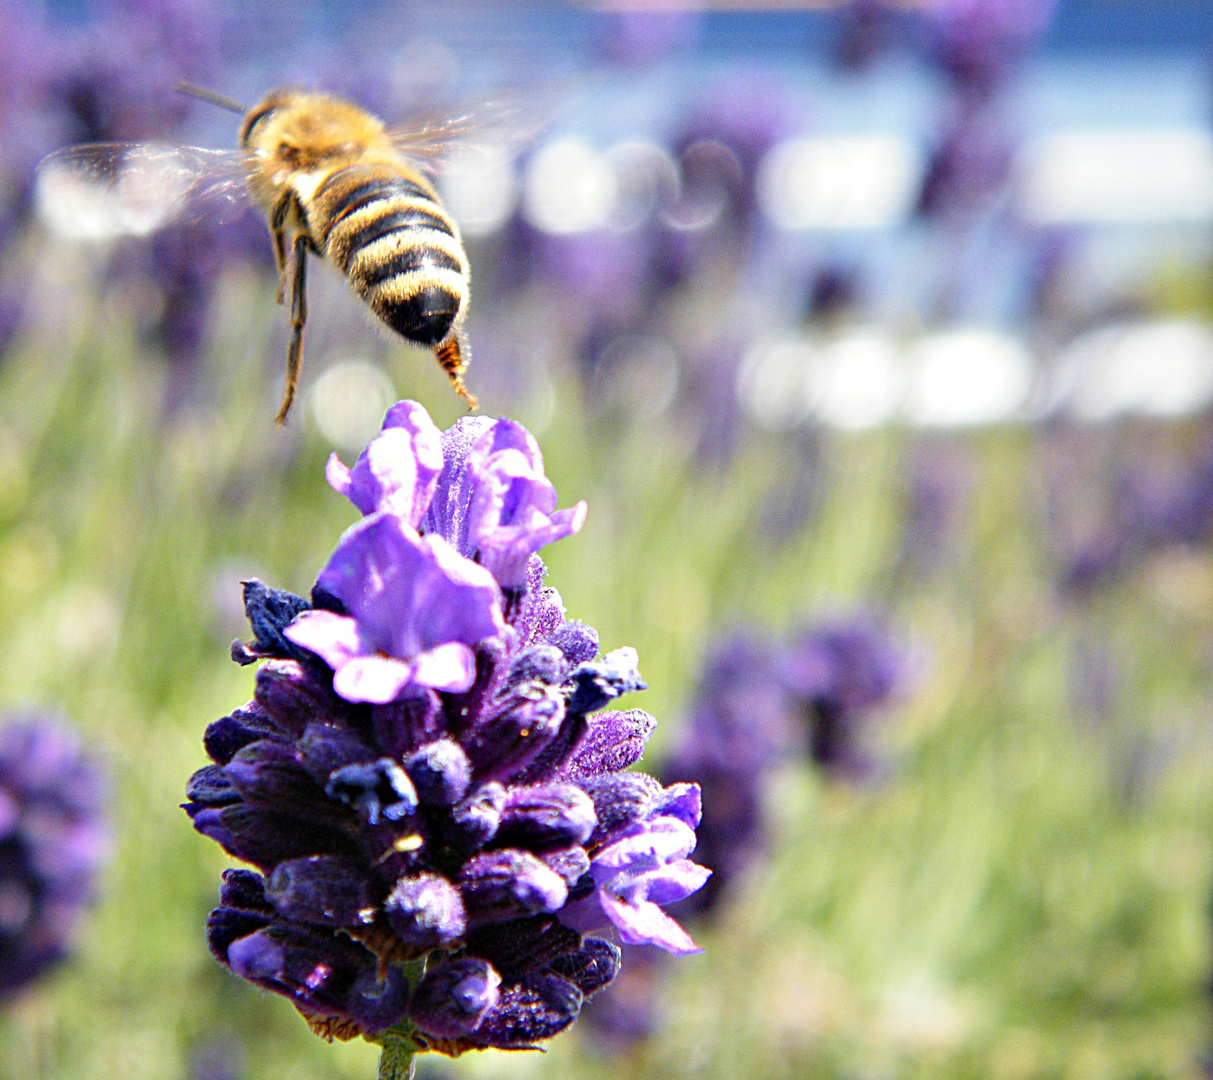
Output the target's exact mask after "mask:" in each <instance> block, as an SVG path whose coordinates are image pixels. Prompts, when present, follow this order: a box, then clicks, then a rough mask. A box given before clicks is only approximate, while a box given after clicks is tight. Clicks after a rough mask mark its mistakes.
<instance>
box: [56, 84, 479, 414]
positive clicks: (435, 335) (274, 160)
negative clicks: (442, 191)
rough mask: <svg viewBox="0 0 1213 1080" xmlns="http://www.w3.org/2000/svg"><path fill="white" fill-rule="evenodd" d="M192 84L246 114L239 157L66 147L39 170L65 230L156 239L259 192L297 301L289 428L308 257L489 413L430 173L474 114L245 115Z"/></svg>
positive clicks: (267, 103) (295, 101)
mask: <svg viewBox="0 0 1213 1080" xmlns="http://www.w3.org/2000/svg"><path fill="white" fill-rule="evenodd" d="M183 89H186V90H187V92H194V93H195V96H199V97H204V98H206V99H207V100H210V101H212V102H214V103H216V104H220V105H223V106H225V107H227V108H230V109H234V110H235V111H239V112H241V113H243V121H242V123H241V125H240V137H239V149H238V150H231V151H222V150H204V149H201V148H198V147H189V146H175V147H170V146H158V145H154V144H139V143H125V144H122V143H113V144H91V145H86V146H76V147H68V148H67V149H65V150H60V151H57V152H56V153H54V154H52V155H50V157H48V158H47V159H46V160H45V161H44V162H43V163H42V164H41V165H40V166H39V176H38V186H37V193H38V200H39V204H40V207H41V209H42V211H43V214H44V216H45V217H47V218H48V219H49V220H50V221H51V223H52V225H54V224H56V223H57V224H58V225H59V229H60V231H62V232H67V233H74V234H75V235H77V236H88V235H95V236H100V235H113V234H117V233H126V234H132V233H133V234H145V233H148V232H150V231H152V230H153V229H155V228H158V227H160V226H161V225H163V224H167V223H168V221H170V220H179V219H181V218H182V217H184V216H187V214H190V213H192V214H195V215H197V216H199V217H206V216H208V215H211V214H218V213H222V212H223V207H224V206H225V205H233V204H235V205H238V204H239V203H241V202H247V201H248V199H249V198H250V197H251V198H252V200H253V201H254V202H255V203H256V205H257V206H258V207H259V208H260V209H261V210H262V211H263V212H264V213H265V215H266V219H267V221H268V224H269V229H270V236H271V239H272V242H273V248H274V258H275V263H276V265H277V268H278V296H277V298H278V302H279V303H284V302H285V300H286V298H287V295H288V292H289V296H290V315H291V339H290V345H289V346H288V349H287V375H286V392H285V395H284V397H283V401H282V406H281V408H280V409H279V411H278V416H277V421H278V423H279V424H281V423H283V422H284V421H285V420H286V417H287V414H288V413H289V411H290V408H291V404H292V402H293V401H294V399H295V393H296V389H297V387H298V383H299V372H300V367H301V365H302V362H303V328H304V324H305V323H306V321H307V290H306V268H307V256H308V255H309V253H310V254H312V255H314V256H317V257H319V258H324V259H327V260H328V261H329V262H330V263H332V265H333V266H335V267H336V268H337V269H338V270H339V271H340V272H341V273H342V274H343V275H344V276H345V277H346V279H347V280H348V281H349V282H350V284H351V285H352V286H353V288H354V291H355V292H356V293H357V294H358V295H359V296H360V297H361V299H362V300H363V301H364V302H365V303H366V304H367V306H368V307H370V309H371V310H372V311H373V312H374V314H375V315H376V316H378V317H379V319H381V320H382V321H383V322H384V323H385V324H387V326H389V327H390V328H391V329H392V330H394V331H396V332H397V333H398V334H400V335H401V336H402V337H404V338H406V339H408V340H409V341H412V342H415V343H417V344H419V345H423V346H425V347H427V348H430V349H432V350H433V351H434V355H435V357H436V358H437V360H438V363H439V364H440V365H441V367H442V369H443V370H444V371H445V372H446V374H447V376H448V378H449V379H450V381H451V384H452V386H453V387H454V388H455V390H456V392H457V393H458V394H459V395H460V396H461V397H463V398H464V399H465V400H466V401H467V403H468V407H469V408H472V409H474V408H476V406H477V402H476V398H475V397H474V396H473V395H472V394H471V392H470V391H469V390H468V388H467V386H466V385H465V384H464V381H463V372H464V370H465V368H466V366H467V347H466V344H465V342H464V340H463V333H462V323H463V319H464V316H465V314H466V312H467V304H468V293H469V273H468V260H467V255H466V254H465V252H464V250H463V243H462V240H461V238H460V233H459V227H458V225H457V224H456V223H455V221H454V220H453V219H452V218H451V216H450V215H449V214H448V213H447V211H446V209H445V208H444V207H443V205H442V202H441V200H440V199H439V197H438V194H437V192H436V191H435V189H434V186H433V185H432V183H431V182H430V180H429V179H428V177H427V175H426V172H425V169H424V168H423V165H424V164H425V163H427V162H428V161H431V160H433V159H435V158H436V157H438V156H439V155H440V154H441V153H442V152H443V151H444V150H445V149H446V148H447V146H448V144H450V143H452V142H454V141H455V140H457V139H458V137H459V135H460V132H461V130H463V129H464V128H465V127H466V125H467V120H466V118H464V117H461V118H459V119H457V120H451V121H447V122H445V123H442V124H436V125H431V126H425V127H421V126H418V127H414V128H409V129H401V130H397V131H393V130H389V129H388V128H387V127H386V126H385V125H384V123H383V122H382V121H381V120H379V119H378V118H377V117H376V116H373V115H372V114H371V113H369V112H367V111H366V110H365V109H362V108H360V107H359V106H357V105H354V104H352V103H350V102H347V101H343V100H341V99H339V98H336V97H332V96H330V95H328V94H323V93H316V92H308V91H302V90H289V89H288V90H275V91H273V92H271V93H269V94H267V95H266V96H265V97H264V98H262V100H261V101H260V102H258V103H257V104H256V105H254V106H253V107H252V108H251V109H248V110H247V111H246V110H244V109H243V108H241V107H240V106H238V105H236V104H235V103H232V102H228V101H227V100H226V99H224V98H222V97H220V96H219V95H214V94H210V93H209V92H206V91H193V89H192V88H183ZM65 207H66V208H67V214H66V218H67V219H69V220H65V214H64V208H65Z"/></svg>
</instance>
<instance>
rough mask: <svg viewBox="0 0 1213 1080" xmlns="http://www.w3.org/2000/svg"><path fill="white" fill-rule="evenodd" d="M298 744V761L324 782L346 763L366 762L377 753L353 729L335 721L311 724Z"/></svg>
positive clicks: (318, 779)
mask: <svg viewBox="0 0 1213 1080" xmlns="http://www.w3.org/2000/svg"><path fill="white" fill-rule="evenodd" d="M295 747H296V751H297V756H298V758H299V763H300V764H301V765H302V766H303V767H304V769H306V770H307V773H308V775H309V776H310V777H311V778H312V779H313V780H315V781H316V783H318V784H322V785H323V784H327V783H328V781H329V777H330V776H332V774H333V773H334V772H336V771H337V770H338V769H340V768H342V767H343V766H345V765H354V764H360V765H361V764H367V763H369V762H372V761H374V760H375V758H376V756H377V755H376V754H375V751H374V750H372V749H371V748H370V747H369V746H367V744H366V743H365V742H363V741H362V740H361V739H360V738H359V737H358V736H357V735H355V734H354V733H353V732H352V731H350V730H348V729H347V728H342V727H337V726H336V725H334V724H308V725H307V727H306V728H304V730H303V734H302V735H301V736H300V738H299V741H298V742H297V743H296V744H295Z"/></svg>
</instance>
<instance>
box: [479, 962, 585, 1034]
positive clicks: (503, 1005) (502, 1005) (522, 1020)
mask: <svg viewBox="0 0 1213 1080" xmlns="http://www.w3.org/2000/svg"><path fill="white" fill-rule="evenodd" d="M582 1000H583V999H582V994H581V991H580V990H578V989H577V987H576V986H574V985H573V984H572V983H571V982H569V981H568V980H567V979H562V978H561V977H560V976H559V975H540V976H536V977H531V978H529V979H527V981H526V982H524V983H522V984H520V985H518V986H511V987H509V988H508V989H506V990H503V991H502V992H501V996H500V999H499V1001H498V1003H497V1005H496V1006H494V1007H493V1008H492V1009H490V1010H489V1011H488V1012H487V1014H486V1015H485V1017H484V1019H483V1020H482V1021H481V1022H480V1026H479V1028H477V1030H476V1033H475V1041H476V1042H477V1043H480V1044H481V1045H484V1046H496V1047H500V1048H502V1049H522V1048H524V1047H530V1046H534V1045H535V1044H536V1043H539V1042H542V1041H543V1040H544V1039H550V1038H551V1037H552V1036H553V1035H555V1034H557V1032H560V1031H563V1030H564V1029H565V1028H566V1027H568V1026H569V1024H571V1023H572V1022H573V1021H574V1020H576V1019H577V1014H578V1013H579V1012H581V1002H582Z"/></svg>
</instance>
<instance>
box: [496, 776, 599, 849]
mask: <svg viewBox="0 0 1213 1080" xmlns="http://www.w3.org/2000/svg"><path fill="white" fill-rule="evenodd" d="M597 824H598V818H597V817H596V816H595V814H594V803H593V801H592V800H591V799H590V797H589V796H588V795H587V794H586V793H585V792H584V791H582V790H581V788H579V787H574V786H573V785H572V784H539V785H537V786H535V787H523V788H517V787H516V788H510V789H509V790H508V792H507V793H506V804H505V810H504V812H503V813H502V815H501V828H500V829H499V830H498V831H497V842H498V843H500V844H511V845H514V846H518V847H527V848H532V849H540V848H547V847H566V846H568V845H570V844H584V843H585V841H586V840H587V839H588V838H589V836H590V833H592V832H593V831H594V826H595V825H597Z"/></svg>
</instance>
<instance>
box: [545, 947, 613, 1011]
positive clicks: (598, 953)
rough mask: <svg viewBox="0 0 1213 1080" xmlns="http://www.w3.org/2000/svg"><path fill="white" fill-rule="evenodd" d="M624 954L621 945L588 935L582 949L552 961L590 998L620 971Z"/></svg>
mask: <svg viewBox="0 0 1213 1080" xmlns="http://www.w3.org/2000/svg"><path fill="white" fill-rule="evenodd" d="M622 960H623V953H622V952H620V950H619V946H618V945H612V944H611V943H610V942H609V941H603V940H602V939H601V938H592V937H588V938H586V939H585V941H583V942H582V945H581V948H580V949H579V950H578V951H577V952H575V953H569V954H568V955H567V956H562V957H560V958H559V959H558V960H554V961H553V962H552V970H553V971H554V972H555V973H556V974H557V975H560V976H562V977H563V978H566V979H568V980H569V982H571V983H573V984H574V985H575V986H576V987H577V989H578V990H580V991H581V992H582V993H583V994H584V995H585V996H586V997H589V996H590V995H591V994H594V993H596V992H597V991H599V990H601V989H602V988H603V987H604V986H606V985H607V984H608V983H610V982H611V981H612V980H613V979H614V978H615V976H616V975H617V974H619V965H620V963H621V962H622Z"/></svg>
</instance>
